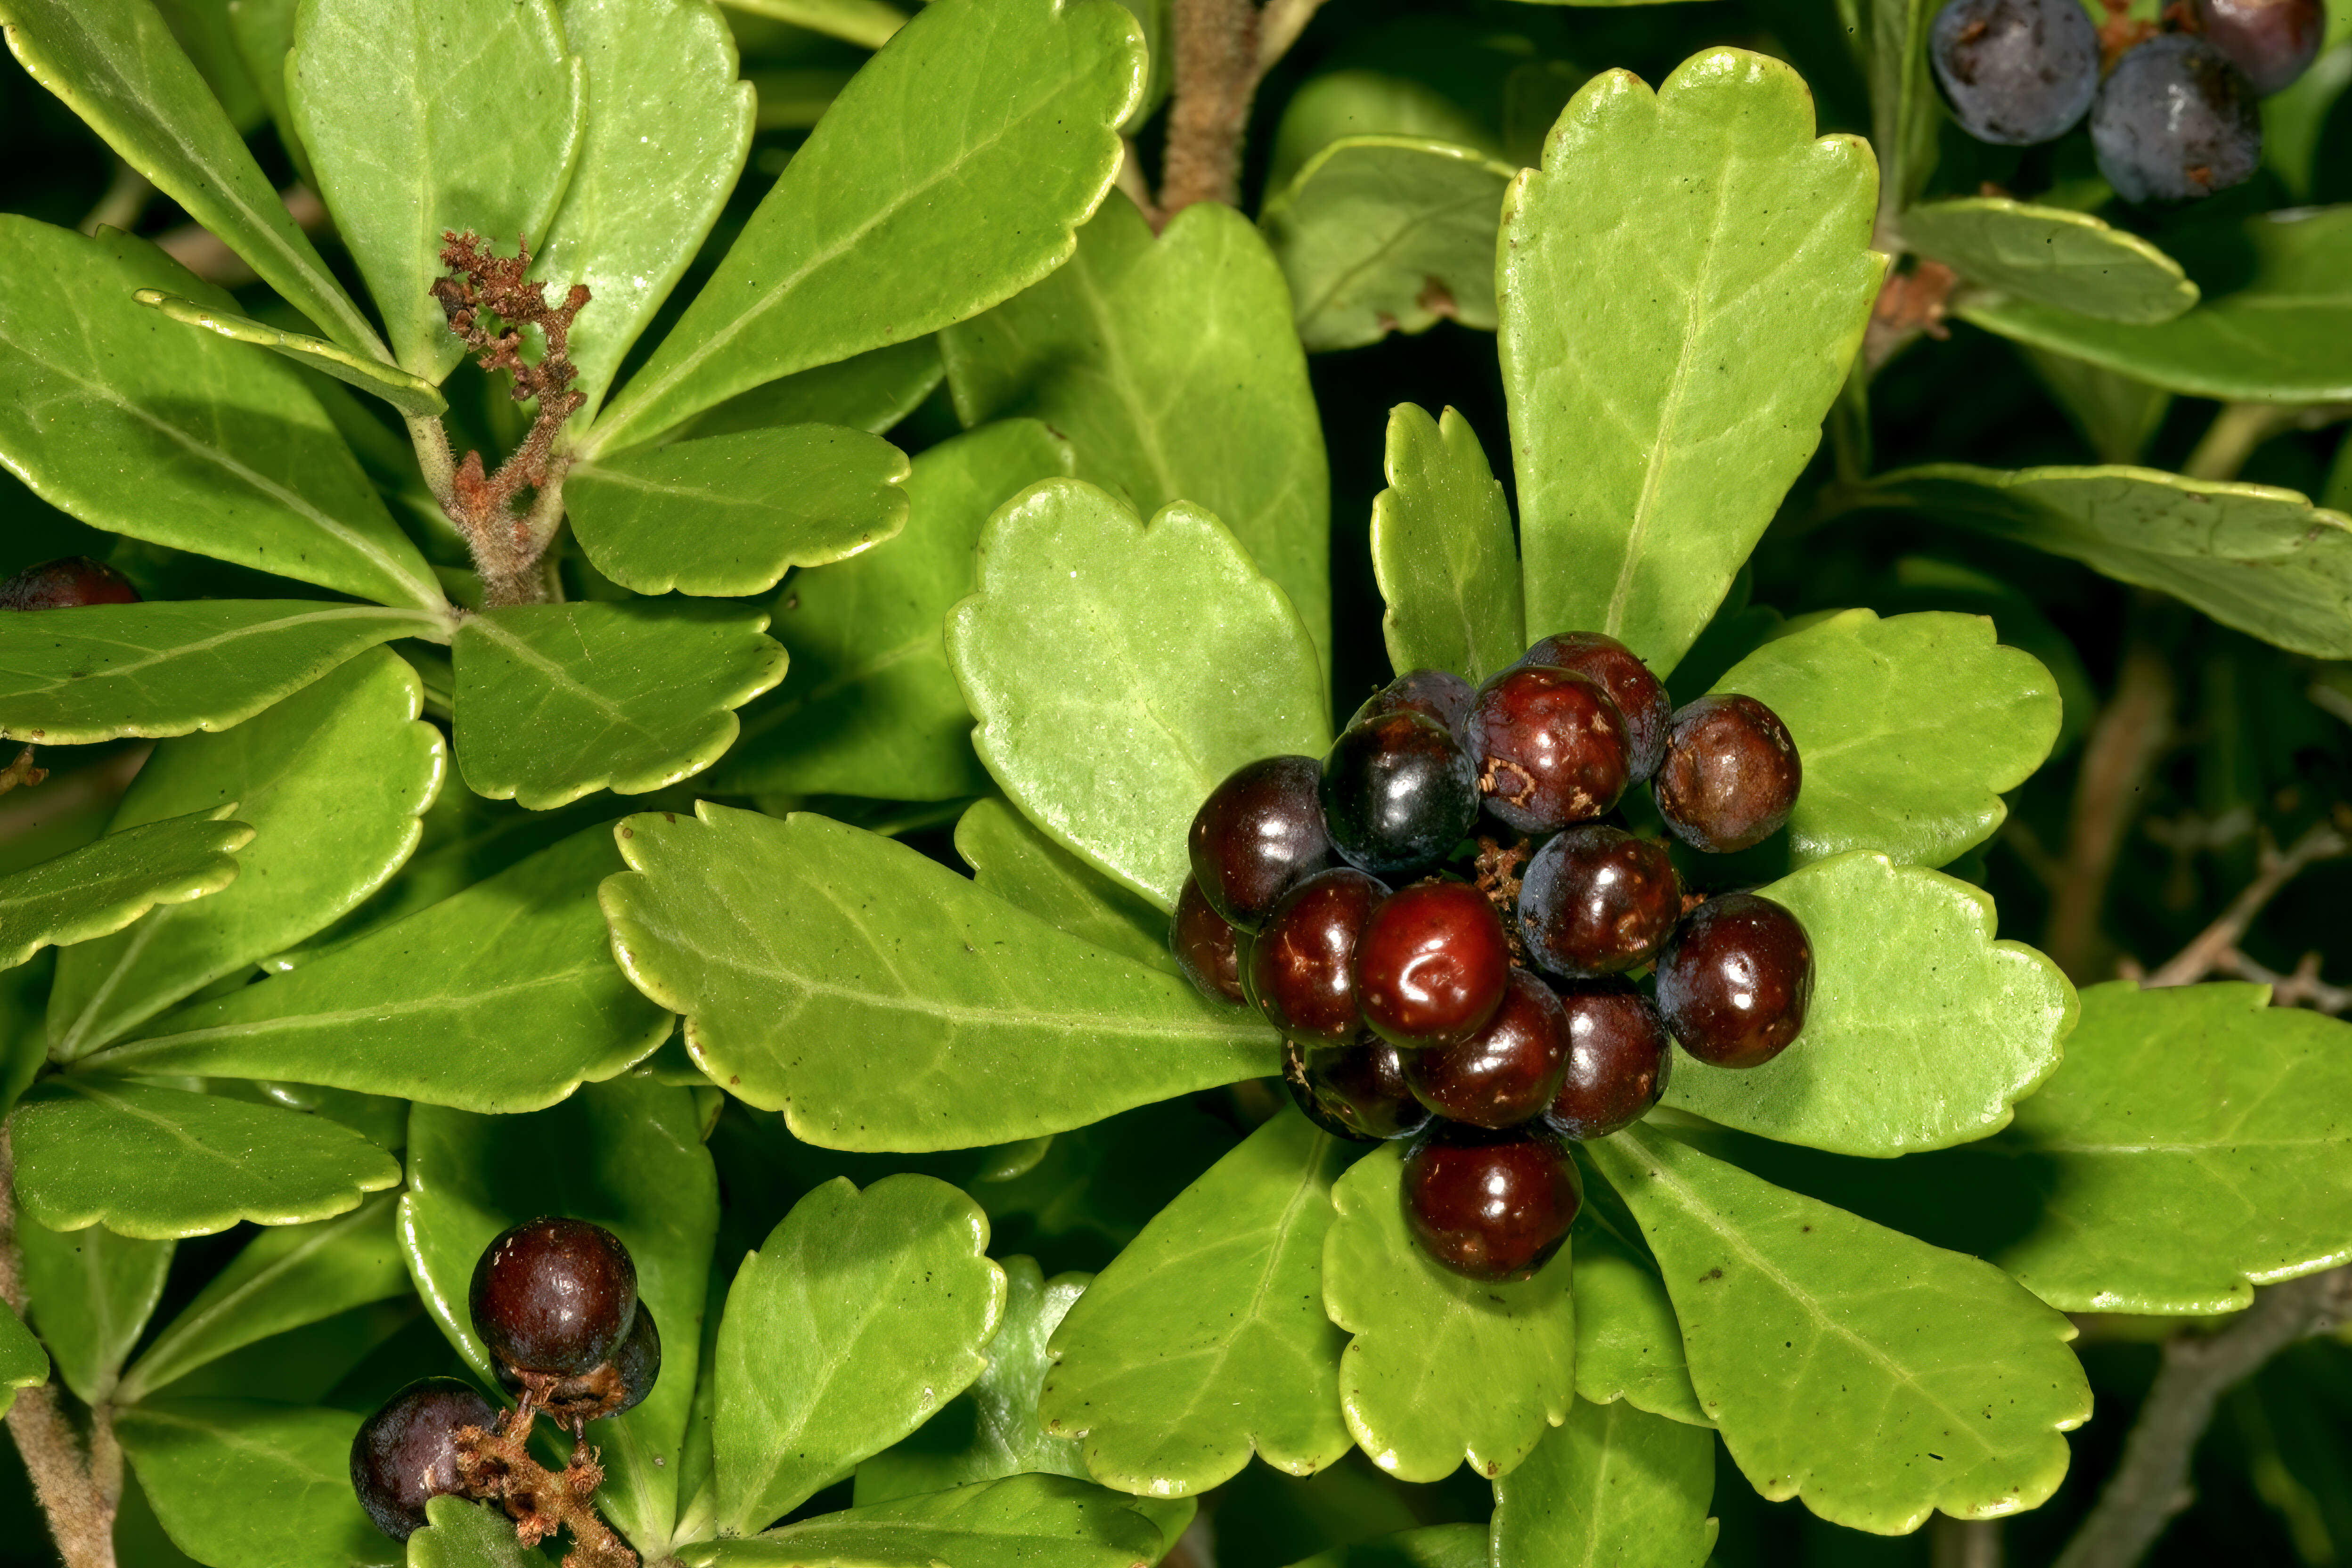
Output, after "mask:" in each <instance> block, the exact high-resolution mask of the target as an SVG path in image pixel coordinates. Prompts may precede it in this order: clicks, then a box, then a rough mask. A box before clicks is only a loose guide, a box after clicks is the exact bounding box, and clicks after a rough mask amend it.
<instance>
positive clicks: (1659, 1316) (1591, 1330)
mask: <svg viewBox="0 0 2352 1568" xmlns="http://www.w3.org/2000/svg"><path fill="white" fill-rule="evenodd" d="M1586 1185H1587V1190H1588V1193H1589V1194H1591V1189H1592V1188H1594V1187H1596V1186H1598V1184H1597V1183H1591V1182H1588V1183H1587V1184H1586ZM1600 1203H1601V1197H1600V1195H1599V1194H1591V1196H1590V1198H1589V1201H1588V1202H1587V1203H1586V1205H1585V1207H1584V1210H1583V1212H1582V1213H1581V1214H1580V1215H1578V1216H1577V1224H1576V1229H1575V1231H1574V1232H1573V1233H1572V1234H1571V1235H1570V1239H1569V1245H1570V1247H1574V1248H1575V1250H1576V1275H1575V1278H1574V1279H1573V1280H1571V1281H1570V1283H1571V1284H1572V1286H1573V1287H1574V1289H1575V1291H1576V1396H1577V1397H1578V1398H1579V1399H1580V1400H1582V1401H1584V1402H1585V1403H1587V1404H1590V1405H1607V1404H1609V1403H1611V1402H1612V1401H1613V1400H1619V1399H1622V1400H1623V1401H1624V1402H1625V1403H1626V1404H1628V1405H1632V1406H1633V1408H1634V1409H1636V1410H1645V1411H1647V1412H1649V1413H1650V1414H1651V1415H1664V1416H1665V1417H1667V1418H1668V1419H1670V1420H1675V1421H1681V1422H1685V1423H1686V1424H1688V1425H1690V1426H1713V1425H1714V1422H1713V1421H1712V1420H1710V1419H1709V1418H1708V1416H1707V1414H1706V1411H1704V1410H1701V1409H1700V1408H1699V1405H1698V1395H1697V1394H1694V1393H1692V1392H1691V1384H1690V1369H1689V1368H1688V1367H1687V1366H1685V1364H1684V1361H1683V1331H1682V1325H1681V1324H1679V1323H1677V1322H1675V1308H1674V1303H1673V1302H1672V1301H1669V1300H1667V1299H1666V1286H1665V1281H1664V1280H1663V1279H1659V1278H1658V1270H1657V1266H1656V1265H1655V1264H1654V1263H1653V1262H1651V1261H1650V1259H1649V1258H1647V1257H1645V1256H1644V1255H1643V1253H1642V1251H1641V1249H1640V1247H1639V1246H1638V1244H1637V1243H1634V1242H1633V1241H1629V1240H1628V1239H1626V1237H1622V1236H1620V1235H1619V1234H1617V1231H1616V1229H1615V1227H1614V1226H1612V1225H1609V1224H1606V1223H1603V1222H1602V1221H1601V1219H1600V1218H1599V1215H1598V1209H1599V1205H1600Z"/></svg>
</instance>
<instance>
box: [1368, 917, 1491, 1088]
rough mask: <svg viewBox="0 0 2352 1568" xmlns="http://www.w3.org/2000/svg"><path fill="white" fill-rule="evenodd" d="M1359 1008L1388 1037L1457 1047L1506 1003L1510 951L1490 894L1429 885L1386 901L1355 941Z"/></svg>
mask: <svg viewBox="0 0 2352 1568" xmlns="http://www.w3.org/2000/svg"><path fill="white" fill-rule="evenodd" d="M1354 963H1355V978H1356V1005H1357V1006H1358V1007H1360V1008H1361V1009H1362V1011H1363V1015H1364V1022H1365V1023H1367V1024H1369V1025H1370V1026H1371V1027H1372V1029H1373V1031H1374V1032H1375V1033H1377V1034H1378V1035H1379V1036H1380V1037H1381V1038H1382V1039H1385V1040H1389V1041H1391V1042H1392V1043H1394V1044H1396V1045H1400V1046H1402V1047H1406V1048H1407V1049H1412V1048H1413V1047H1420V1046H1444V1045H1453V1044H1454V1043H1455V1042H1457V1041H1461V1040H1466V1039H1468V1038H1469V1037H1471V1036H1472V1035H1475V1034H1476V1033H1477V1032H1478V1031H1479V1030H1480V1029H1482V1028H1484V1027H1485V1026H1486V1020H1487V1019H1489V1018H1491V1017H1493V1016H1495V1009H1496V1007H1498V1006H1500V1005H1502V1001H1503V989H1504V983H1505V982H1506V981H1507V979H1508V978H1509V976H1510V973H1511V948H1510V942H1509V941H1508V939H1507V938H1506V937H1505V936H1504V934H1503V922H1502V920H1501V919H1500V918H1499V917H1498V916H1497V915H1496V913H1495V906H1494V905H1493V904H1490V903H1488V902H1487V901H1486V894H1484V893H1482V892H1480V891H1479V890H1478V889H1475V888H1474V887H1471V886H1470V885H1469V884H1468V883H1466V882H1423V883H1419V884H1417V885H1415V886H1413V887H1410V888H1403V889H1399V890H1398V891H1396V892H1394V893H1392V894H1391V895H1390V896H1389V897H1388V898H1386V899H1383V900H1381V903H1380V905H1379V906H1378V907H1377V908H1375V909H1374V910H1372V913H1371V918H1370V920H1368V921H1365V922H1364V928H1363V931H1362V932H1361V933H1360V935H1359V936H1358V937H1357V939H1356V953H1355V959H1354Z"/></svg>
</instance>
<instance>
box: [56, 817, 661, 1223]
mask: <svg viewBox="0 0 2352 1568" xmlns="http://www.w3.org/2000/svg"><path fill="white" fill-rule="evenodd" d="M619 868H620V858H619V857H618V856H616V855H615V854H614V852H613V841H612V837H611V834H610V832H609V831H608V830H607V829H604V828H602V827H596V828H591V829H589V830H588V831H587V832H585V833H582V834H579V835H577V836H575V837H572V838H568V839H566V840H564V842H562V844H559V845H557V846H555V847H553V848H551V849H547V850H543V851H541V853H539V854H537V855H534V856H532V857H531V858H530V859H528V860H525V861H524V862H522V864H520V865H519V866H516V867H514V868H511V869H509V870H506V871H502V872H500V873H499V874H498V875H497V876H495V877H492V878H489V879H487V880H485V881H482V882H478V883H477V884H475V885H474V886H472V887H470V888H467V889H466V890H465V891H464V892H462V893H459V894H457V896H456V897H454V898H450V899H446V900H443V901H442V902H440V903H437V904H435V905H434V906H432V907H431V908H430V909H427V910H424V911H422V912H421V913H418V914H415V915H411V916H409V917H408V918H407V919H406V920H404V921H399V922H397V923H396V924H394V925H390V926H387V927H385V928H384V929H383V930H382V931H377V932H375V933H374V934H373V935H371V936H369V937H367V938H366V939H365V940H363V941H361V942H353V943H352V945H350V946H349V947H346V948H343V949H341V950H340V951H338V952H331V953H329V954H327V955H326V956H324V957H322V958H320V959H318V960H316V961H315V962H312V963H306V964H303V965H302V966H301V967H300V968H299V969H296V970H295V971H293V972H292V973H289V974H281V975H278V976H276V977H274V978H271V979H266V980H262V981H258V982H257V983H256V984H251V985H247V986H246V987H245V988H244V989H243V990H240V991H236V992H234V993H232V994H228V995H226V996H223V997H220V998H218V999H217V1000H214V1001H205V1002H197V1003H194V1004H193V1005H189V1006H186V1007H183V1008H181V1009H180V1010H179V1011H178V1012H176V1013H173V1014H170V1015H167V1016H164V1017H163V1018H160V1019H158V1020H157V1021H156V1022H155V1023H154V1024H153V1025H152V1026H151V1028H150V1031H149V1033H148V1034H147V1035H146V1036H145V1037H142V1038H139V1039H134V1040H131V1041H127V1042H124V1043H121V1044H117V1045H114V1046H110V1047H108V1048H107V1049H105V1050H103V1051H100V1052H98V1053H96V1054H95V1055H93V1056H91V1057H89V1058H87V1060H88V1062H89V1064H90V1065H91V1066H106V1067H110V1068H115V1069H117V1070H121V1071H126V1072H137V1073H194V1074H200V1075H206V1076H212V1077H224V1078H257V1079H293V1080H295V1081H297V1082H300V1083H315V1084H323V1085H326V1086H329V1087H331V1088H337V1089H356V1090H359V1091H360V1092H362V1093H365V1094H388V1095H392V1096H394V1097H396V1098H398V1099H402V1100H422V1101H424V1102H425V1103H427V1104H430V1105H448V1106H453V1107H455V1108H457V1109H458V1110H479V1111H485V1112H499V1113H505V1112H511V1111H518V1110H538V1109H539V1108H541V1106H546V1105H551V1104H553V1103H554V1102H555V1101H557V1100H562V1099H563V1098H564V1097H565V1096H566V1095H568V1094H570V1093H571V1092H572V1090H573V1089H577V1088H578V1087H579V1086H580V1085H581V1084H582V1083H583V1082H594V1081H600V1080H602V1079H608V1078H611V1077H612V1076H613V1075H614V1074H615V1073H617V1072H619V1071H621V1070H622V1069H623V1068H626V1067H628V1066H629V1065H630V1064H631V1063H633V1062H635V1061H638V1060H640V1059H641V1058H644V1057H645V1056H646V1054H648V1053H649V1052H651V1051H652V1050H653V1048H654V1047H656V1046H658V1045H659V1044H660V1043H661V1042H662V1039H663V1037H665V1036H667V1034H668V1033H669V1029H670V1019H669V1016H668V1015H667V1014H666V1013H663V1012H662V1011H661V1010H660V1009H658V1008H656V1007H655V1006H653V1005H651V1004H649V1003H647V1002H646V1000H645V999H644V998H643V997H641V996H639V995H638V994H636V992H635V990H633V989H632V988H631V987H630V985H629V984H628V982H627V981H626V980H625V979H623V978H622V976H621V974H620V973H619V972H618V971H616V970H615V969H614V967H613V955H612V951H611V947H610V945H609V942H608V939H607V938H606V936H605V931H604V917H603V915H602V914H601V913H600V912H599V911H598V910H597V908H596V902H595V894H596V884H597V882H598V880H599V879H602V878H604V877H605V876H606V875H608V874H609V873H611V872H613V871H615V870H618V869H619ZM452 1062H461V1063H463V1064H464V1070H463V1071H453V1070H451V1067H450V1064H451V1063H452ZM346 1206H348V1205H346Z"/></svg>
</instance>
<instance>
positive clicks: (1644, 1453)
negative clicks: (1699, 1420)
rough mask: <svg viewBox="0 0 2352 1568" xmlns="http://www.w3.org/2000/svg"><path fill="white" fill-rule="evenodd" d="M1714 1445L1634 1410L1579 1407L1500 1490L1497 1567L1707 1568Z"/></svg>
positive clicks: (1702, 1434) (1689, 1429)
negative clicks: (1607, 1565)
mask: <svg viewBox="0 0 2352 1568" xmlns="http://www.w3.org/2000/svg"><path fill="white" fill-rule="evenodd" d="M1714 1494H1715V1438H1714V1436H1712V1435H1711V1434H1709V1433H1708V1432H1707V1431H1706V1428H1704V1427H1700V1426H1684V1425H1683V1424H1682V1423H1681V1422H1678V1421H1669V1420H1667V1419H1665V1418H1664V1416H1659V1415H1644V1414H1643V1412H1641V1411H1640V1410H1637V1409H1635V1408H1634V1407H1633V1406H1632V1405H1625V1404H1622V1403H1620V1404H1615V1405H1591V1404H1587V1403H1586V1402H1585V1401H1583V1400H1581V1399H1580V1400H1578V1401H1576V1407H1575V1408H1574V1409H1573V1410H1571V1411H1570V1412H1569V1415H1568V1421H1567V1424H1566V1425H1564V1426H1561V1427H1560V1429H1559V1431H1557V1432H1554V1433H1552V1434H1551V1435H1550V1436H1548V1437H1546V1438H1545V1439H1544V1440H1543V1441H1542V1442H1541V1443H1538V1444H1537V1445H1536V1451H1535V1452H1534V1453H1532V1454H1530V1455H1528V1459H1527V1462H1526V1463H1525V1464H1523V1465H1521V1466H1520V1467H1519V1468H1517V1469H1515V1470H1513V1471H1512V1472H1511V1473H1510V1474H1509V1475H1507V1476H1506V1477H1504V1478H1502V1479H1500V1480H1497V1481H1496V1483H1495V1519H1494V1523H1493V1525H1492V1527H1491V1528H1492V1531H1493V1540H1494V1560H1495V1561H1496V1563H1512V1564H1519V1563H1526V1564H1529V1565H1530V1568H1532V1565H1533V1564H1536V1563H1603V1562H1606V1563H1611V1564H1612V1565H1613V1568H1701V1565H1702V1564H1703V1563H1706V1560H1707V1553H1708V1552H1711V1551H1712V1550H1714V1547H1715V1531H1716V1521H1714V1520H1712V1519H1710V1518H1708V1517H1707V1512H1706V1505H1707V1502H1708V1500H1710V1499H1711V1498H1712V1497H1713V1496H1714Z"/></svg>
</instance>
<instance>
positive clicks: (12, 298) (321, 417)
mask: <svg viewBox="0 0 2352 1568" xmlns="http://www.w3.org/2000/svg"><path fill="white" fill-rule="evenodd" d="M139 289H162V290H163V291H164V292H166V293H169V294H173V295H179V296H184V297H187V298H191V299H194V300H197V301H198V302H200V303H202V304H205V305H209V306H213V307H215V308H221V309H234V308H235V306H234V301H232V300H230V299H229V298H228V296H227V295H226V294H223V293H222V292H220V291H219V290H218V289H214V288H211V287H210V286H209V285H206V284H204V283H201V282H199V281H197V279H196V278H195V276H194V274H193V273H190V272H188V271H187V270H186V269H185V268H182V267H181V266H180V264H179V263H178V262H176V261H173V259H172V258H169V257H167V256H165V255H164V254H163V252H162V251H160V250H158V249H156V248H155V247H153V246H152V245H150V244H148V243H147V242H146V241H145V240H143V239H133V238H131V237H129V236H128V235H121V234H108V235H105V236H103V237H100V238H97V239H85V238H83V237H81V236H79V235H78V234H75V233H73V232H72V231H71V230H69V229H62V228H51V227H50V226H47V224H42V223H36V222H34V221H33V220H32V219H31V218H27V217H16V216H5V217H0V346H5V350H6V352H5V353H0V459H5V462H6V464H7V467H8V468H9V469H10V470H11V471H12V472H14V473H15V474H16V476H17V477H18V478H19V479H23V480H24V481H25V482H26V484H27V485H29V486H31V487H32V489H33V490H34V492H35V493H36V494H37V495H38V496H39V497H40V498H41V499H42V500H46V501H47V502H48V503H49V504H50V505H52V506H54V507H57V508H58V510H62V511H66V512H69V513H71V514H72V515H73V516H74V517H77V518H79V519H80V520H81V521H84V522H87V523H89V524H90V525H91V526H92V527H94V528H104V529H110V530H111V531H114V532H117V533H126V534H129V535H130V536H131V537H132V538H134V539H143V540H147V541H148V542H151V543H155V544H164V545H169V546H171V547H172V548H173V549H175V550H190V551H194V552H196V553H197V554H200V555H210V556H213V557H215V558H216V559H219V560H222V561H230V562H235V563H236V564H238V565H240V566H250V567H254V568H257V569H258V570H260V571H264V572H275V573H277V574H278V575H280V576H284V577H292V578H295V579H297V580H299V581H300V582H304V583H315V584H318V585H319V586H320V587H322V588H332V589H335V590H337V591H339V592H341V593H345V594H352V595H357V596H358V597H360V598H363V599H375V600H378V601H381V602H382V603H383V604H387V605H406V606H413V607H416V608H422V609H427V610H432V611H434V612H436V614H437V613H438V612H439V611H440V608H441V605H442V603H443V600H442V597H441V593H440V590H439V589H438V588H437V587H436V586H435V585H434V582H433V576H432V574H431V572H430V571H429V570H428V569H427V568H426V566H425V558H424V557H423V556H421V555H419V554H418V553H417V552H416V547H415V545H414V544H411V543H410V542H408V538H407V536H406V535H405V534H404V533H402V532H401V531H400V529H399V526H398V525H397V524H395V523H394V521H392V515H391V513H389V512H387V511H386V510H384V508H383V501H382V500H379V499H378V498H377V495H376V492H375V489H374V487H373V485H371V484H370V483H369V482H368V479H367V476H366V475H365V474H363V473H362V472H361V470H360V466H359V462H358V460H357V459H356V458H353V457H352V453H351V448H350V447H347V446H345V445H344V443H343V438H342V437H341V435H340V434H338V433H337V432H336V429H335V426H334V424H333V422H332V421H331V420H330V419H328V417H327V416H326V414H325V412H324V411H323V410H321V409H320V406H319V400H318V399H317V398H315V397H313V396H311V395H310V392H309V390H308V389H307V388H306V387H304V385H303V384H302V373H301V372H300V371H299V370H297V369H295V368H294V366H292V365H290V364H288V363H284V362H283V361H282V360H280V359H279V358H278V356H277V355H275V354H259V353H254V352H253V351H252V350H251V349H249V348H247V347H246V346H245V345H244V344H242V343H232V342H223V341H221V340H220V339H219V338H216V337H214V336H212V335H211V334H210V333H206V332H192V331H188V330H187V329H186V328H184V327H182V326H180V325H178V324H177V323H175V322H173V321H167V320H165V319H164V318H163V316H161V315H158V314H157V313H156V312H155V311H153V310H148V309H147V308H146V307H145V306H143V305H142V304H140V303H139V301H138V300H136V299H135V298H134V297H133V296H134V295H135V294H136V292H137V291H138V290H139ZM437 313H438V312H437V310H436V314H437Z"/></svg>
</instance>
